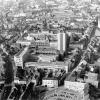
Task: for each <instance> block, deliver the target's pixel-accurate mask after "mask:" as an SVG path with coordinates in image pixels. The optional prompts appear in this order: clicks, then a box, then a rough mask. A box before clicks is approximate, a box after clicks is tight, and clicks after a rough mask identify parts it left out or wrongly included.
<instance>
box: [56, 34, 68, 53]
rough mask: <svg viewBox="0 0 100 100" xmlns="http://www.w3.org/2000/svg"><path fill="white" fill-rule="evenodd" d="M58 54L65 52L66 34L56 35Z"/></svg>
mask: <svg viewBox="0 0 100 100" xmlns="http://www.w3.org/2000/svg"><path fill="white" fill-rule="evenodd" d="M57 49H58V50H59V51H60V53H64V52H67V34H66V33H58V48H57Z"/></svg>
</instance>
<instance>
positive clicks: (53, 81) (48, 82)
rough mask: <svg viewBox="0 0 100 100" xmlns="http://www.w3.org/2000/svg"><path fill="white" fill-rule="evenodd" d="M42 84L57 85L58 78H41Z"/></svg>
mask: <svg viewBox="0 0 100 100" xmlns="http://www.w3.org/2000/svg"><path fill="white" fill-rule="evenodd" d="M42 85H43V86H45V85H46V86H47V87H58V80H56V79H49V78H48V79H43V80H42Z"/></svg>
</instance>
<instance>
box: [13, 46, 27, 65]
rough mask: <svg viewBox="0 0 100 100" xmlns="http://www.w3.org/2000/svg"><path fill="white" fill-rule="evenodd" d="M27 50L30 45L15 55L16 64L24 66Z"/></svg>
mask: <svg viewBox="0 0 100 100" xmlns="http://www.w3.org/2000/svg"><path fill="white" fill-rule="evenodd" d="M27 50H28V47H25V48H23V49H21V50H20V51H19V52H18V53H17V54H16V55H15V56H14V62H15V66H20V67H23V56H24V55H25V53H26V52H27Z"/></svg>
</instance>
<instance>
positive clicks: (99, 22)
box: [98, 16, 100, 28]
mask: <svg viewBox="0 0 100 100" xmlns="http://www.w3.org/2000/svg"><path fill="white" fill-rule="evenodd" d="M98 28H100V16H98Z"/></svg>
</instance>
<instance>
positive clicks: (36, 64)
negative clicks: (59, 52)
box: [25, 62, 68, 73]
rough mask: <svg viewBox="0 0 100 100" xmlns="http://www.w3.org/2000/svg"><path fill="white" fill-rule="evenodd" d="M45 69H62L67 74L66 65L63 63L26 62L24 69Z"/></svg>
mask: <svg viewBox="0 0 100 100" xmlns="http://www.w3.org/2000/svg"><path fill="white" fill-rule="evenodd" d="M30 66H31V67H33V68H34V67H35V68H46V69H53V70H55V69H64V70H66V73H67V72H68V63H64V62H27V63H25V67H30Z"/></svg>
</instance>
